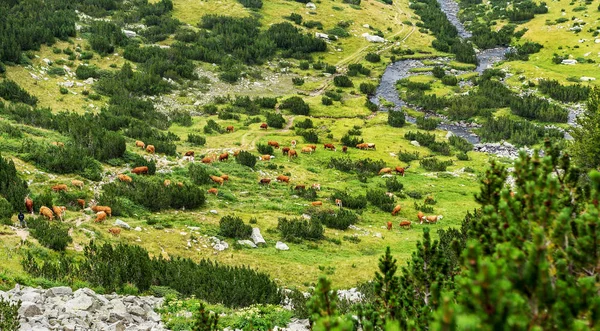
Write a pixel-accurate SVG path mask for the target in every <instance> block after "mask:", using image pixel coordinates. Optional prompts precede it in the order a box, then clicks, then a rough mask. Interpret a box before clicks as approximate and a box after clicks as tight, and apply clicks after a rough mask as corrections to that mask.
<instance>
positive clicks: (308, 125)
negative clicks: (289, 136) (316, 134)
mask: <svg viewBox="0 0 600 331" xmlns="http://www.w3.org/2000/svg"><path fill="white" fill-rule="evenodd" d="M294 127H296V128H300V129H312V128H314V124H313V121H312V120H311V119H310V118H307V119H305V120H304V121H298V122H294Z"/></svg>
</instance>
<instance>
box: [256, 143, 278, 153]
mask: <svg viewBox="0 0 600 331" xmlns="http://www.w3.org/2000/svg"><path fill="white" fill-rule="evenodd" d="M256 150H258V152H259V153H260V154H262V155H273V154H275V149H273V146H269V145H265V144H256Z"/></svg>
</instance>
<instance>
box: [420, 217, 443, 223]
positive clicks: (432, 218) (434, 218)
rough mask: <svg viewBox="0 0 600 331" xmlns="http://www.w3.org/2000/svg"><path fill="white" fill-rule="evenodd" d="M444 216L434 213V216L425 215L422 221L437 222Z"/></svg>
mask: <svg viewBox="0 0 600 331" xmlns="http://www.w3.org/2000/svg"><path fill="white" fill-rule="evenodd" d="M443 217H444V216H442V215H433V216H425V217H424V218H422V219H421V223H423V221H425V222H427V223H436V222H437V221H439V220H441V219H442V218H443Z"/></svg>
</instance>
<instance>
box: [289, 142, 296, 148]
mask: <svg viewBox="0 0 600 331" xmlns="http://www.w3.org/2000/svg"><path fill="white" fill-rule="evenodd" d="M290 145H292V148H296V140H292V142H291V143H290Z"/></svg>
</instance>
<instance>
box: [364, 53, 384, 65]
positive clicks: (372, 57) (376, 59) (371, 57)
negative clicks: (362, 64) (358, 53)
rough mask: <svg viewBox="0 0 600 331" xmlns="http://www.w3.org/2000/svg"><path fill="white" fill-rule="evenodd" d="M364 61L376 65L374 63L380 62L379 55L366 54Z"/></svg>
mask: <svg viewBox="0 0 600 331" xmlns="http://www.w3.org/2000/svg"><path fill="white" fill-rule="evenodd" d="M365 60H367V61H369V62H373V63H376V62H379V61H381V56H379V54H377V53H368V54H367V55H366V56H365Z"/></svg>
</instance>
